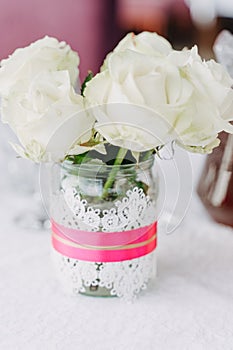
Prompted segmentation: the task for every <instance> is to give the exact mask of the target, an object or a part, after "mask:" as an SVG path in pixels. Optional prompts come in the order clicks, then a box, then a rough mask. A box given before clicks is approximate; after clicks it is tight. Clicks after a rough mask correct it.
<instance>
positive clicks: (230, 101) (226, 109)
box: [168, 47, 233, 153]
mask: <svg viewBox="0 0 233 350" xmlns="http://www.w3.org/2000/svg"><path fill="white" fill-rule="evenodd" d="M168 59H169V60H170V62H173V63H174V64H176V65H178V66H179V70H180V74H181V75H183V76H184V77H185V79H186V80H187V81H188V82H189V83H190V84H191V85H192V87H193V93H192V95H191V96H190V99H189V100H188V101H187V104H186V108H185V109H184V110H183V112H182V113H181V114H180V116H179V124H177V127H176V131H177V133H178V134H179V137H180V139H179V142H180V143H181V144H183V146H185V147H187V148H190V149H192V150H193V151H199V152H203V151H205V150H206V152H208V153H209V152H211V151H212V149H213V148H214V147H216V146H217V145H218V140H216V138H217V134H218V133H219V132H220V131H222V130H225V131H227V132H231V133H232V132H233V127H232V125H231V124H229V123H228V121H231V120H233V90H232V88H231V87H232V85H233V80H232V78H231V77H230V76H229V74H228V73H227V72H226V70H225V69H224V67H222V66H221V65H220V64H218V63H216V62H215V61H214V60H210V61H207V62H205V61H204V62H203V61H202V60H201V57H200V56H199V55H198V52H197V47H193V48H192V49H191V50H186V51H182V52H173V53H171V54H170V55H169V57H168ZM182 121H183V123H182ZM187 122H188V124H187ZM195 146H196V147H197V150H195V148H194V147H195Z"/></svg>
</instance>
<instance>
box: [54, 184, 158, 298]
mask: <svg viewBox="0 0 233 350" xmlns="http://www.w3.org/2000/svg"><path fill="white" fill-rule="evenodd" d="M52 203H53V205H52V217H53V219H54V220H55V221H56V222H57V223H58V224H61V225H63V226H65V227H70V228H73V229H80V230H85V231H104V232H114V231H115V232H116V231H127V230H131V229H136V228H139V227H143V226H147V225H150V224H151V223H153V222H154V221H155V217H156V202H155V201H153V200H152V199H151V198H150V197H149V196H148V195H145V193H144V192H143V190H142V189H140V188H138V187H134V188H133V189H132V190H128V191H127V192H126V196H125V197H124V198H122V199H121V200H116V201H114V202H107V201H105V202H103V203H98V204H96V205H90V203H87V201H86V200H83V199H81V197H80V195H79V193H78V192H77V190H76V188H75V187H72V186H70V184H68V185H67V186H64V183H63V190H62V191H60V192H59V193H58V194H57V195H54V197H53V200H52ZM54 257H55V264H56V266H57V270H58V271H59V276H60V279H61V280H62V282H63V284H64V285H66V286H67V287H68V290H69V291H70V292H73V293H86V292H87V289H88V288H89V287H90V286H91V287H92V288H93V287H97V286H98V287H100V288H106V290H107V291H108V294H109V295H116V296H118V297H122V298H124V299H127V300H132V299H133V298H134V297H135V296H136V295H137V294H138V293H139V291H140V290H142V289H145V288H146V285H147V283H148V281H149V279H150V278H152V277H153V275H154V270H155V267H154V265H155V252H152V253H150V254H147V255H145V256H143V257H140V258H137V259H132V260H127V261H121V262H109V263H95V262H88V261H81V260H76V259H71V258H68V257H66V256H63V255H62V254H60V253H58V252H55V251H54ZM93 294H94V293H93Z"/></svg>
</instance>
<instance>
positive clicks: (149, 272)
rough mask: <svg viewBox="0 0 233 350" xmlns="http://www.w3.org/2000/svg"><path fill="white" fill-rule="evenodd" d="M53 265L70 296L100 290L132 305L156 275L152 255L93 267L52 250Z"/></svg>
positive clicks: (153, 255) (88, 263)
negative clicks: (90, 289)
mask: <svg viewBox="0 0 233 350" xmlns="http://www.w3.org/2000/svg"><path fill="white" fill-rule="evenodd" d="M53 261H54V263H55V267H56V270H57V274H58V278H59V280H60V281H61V282H62V284H63V286H64V288H65V289H66V291H67V292H68V293H71V294H78V293H87V292H88V290H89V288H90V287H92V288H93V287H103V288H106V292H107V293H108V295H109V296H117V297H121V298H122V299H124V300H127V301H132V300H133V299H134V298H135V297H136V296H137V294H138V293H139V292H140V291H141V290H143V289H146V287H147V284H148V282H149V280H150V279H151V278H153V277H155V275H156V252H155V251H153V252H152V253H150V254H147V255H145V256H143V257H140V258H137V259H132V260H126V261H121V262H114V263H101V264H97V263H94V262H87V261H81V260H76V259H72V258H68V257H66V256H64V255H62V254H60V253H58V252H57V251H55V250H54V249H53ZM93 295H94V293H93Z"/></svg>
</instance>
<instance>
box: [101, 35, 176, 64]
mask: <svg viewBox="0 0 233 350" xmlns="http://www.w3.org/2000/svg"><path fill="white" fill-rule="evenodd" d="M128 49H130V50H132V51H136V52H139V53H143V54H146V55H152V56H155V57H156V56H157V57H162V56H164V55H165V56H166V55H168V54H169V53H170V52H171V51H172V46H171V44H170V43H169V41H167V40H166V39H165V38H164V37H162V36H160V35H158V34H157V33H152V32H142V33H140V34H138V35H135V34H134V33H128V34H127V35H126V36H125V37H124V38H123V39H122V40H121V41H120V42H119V43H118V45H117V46H116V47H115V49H114V50H113V52H121V51H125V50H128ZM111 55H112V52H110V53H109V54H108V55H107V57H106V59H105V61H104V64H103V66H102V67H101V70H104V69H106V68H107V65H108V60H109V58H110V57H111Z"/></svg>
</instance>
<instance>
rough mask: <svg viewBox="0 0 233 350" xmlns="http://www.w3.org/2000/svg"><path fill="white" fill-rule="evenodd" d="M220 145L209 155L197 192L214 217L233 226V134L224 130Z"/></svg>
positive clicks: (219, 221)
mask: <svg viewBox="0 0 233 350" xmlns="http://www.w3.org/2000/svg"><path fill="white" fill-rule="evenodd" d="M219 138H220V140H221V143H220V146H219V147H217V148H215V149H214V151H213V152H212V153H211V154H209V155H208V157H207V159H206V162H205V166H204V168H203V172H202V174H201V177H200V180H199V183H198V187H197V193H198V195H199V197H200V199H201V201H202V203H203V205H204V206H205V208H206V209H207V211H208V212H209V214H210V215H211V216H212V218H213V219H214V220H215V221H216V222H218V223H221V224H224V225H229V226H231V227H233V215H232V213H233V135H228V134H227V133H225V132H222V133H221V134H220V135H219Z"/></svg>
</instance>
